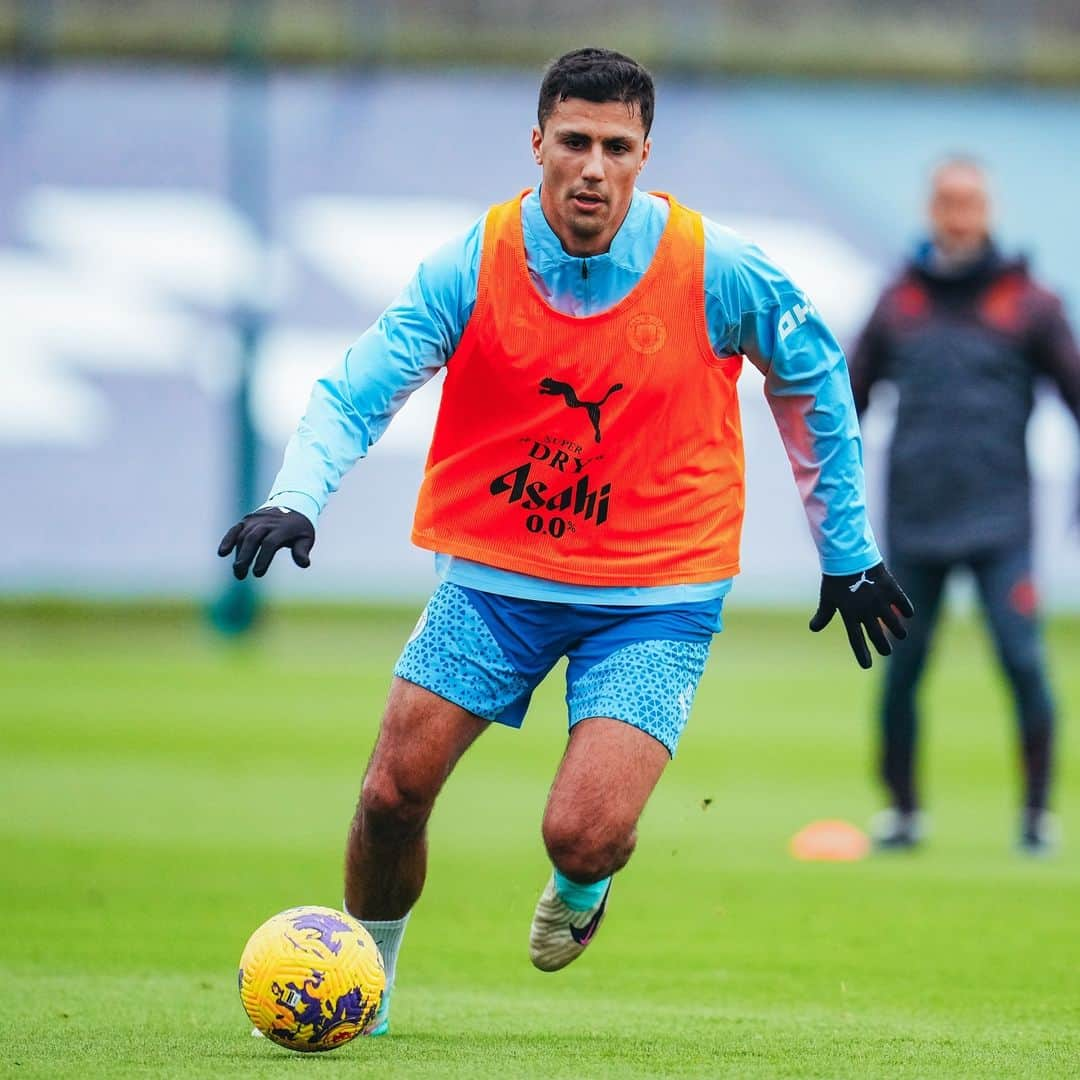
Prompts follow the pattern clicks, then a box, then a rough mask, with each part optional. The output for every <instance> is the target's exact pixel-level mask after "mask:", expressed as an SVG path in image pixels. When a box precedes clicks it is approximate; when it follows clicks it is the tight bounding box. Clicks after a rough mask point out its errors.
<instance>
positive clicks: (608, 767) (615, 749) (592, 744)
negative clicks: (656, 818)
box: [545, 717, 671, 832]
mask: <svg viewBox="0 0 1080 1080" xmlns="http://www.w3.org/2000/svg"><path fill="white" fill-rule="evenodd" d="M670 760H671V759H670V755H669V754H668V751H667V748H666V747H665V746H664V745H663V743H660V742H658V741H657V740H656V739H655V738H653V737H652V736H651V735H648V734H646V733H645V732H644V731H642V730H641V729H639V728H637V727H634V726H633V725H631V724H628V723H626V722H624V721H622V720H614V719H611V718H610V717H592V718H590V719H587V720H582V721H581V722H580V723H578V724H575V725H574V727H573V728H572V729H571V731H570V739H569V742H568V743H567V746H566V752H565V753H564V754H563V759H562V762H561V763H560V765H559V771H558V773H557V774H556V776H555V782H554V784H552V787H551V794H550V795H549V796H548V803H547V809H546V811H545V820H546V821H548V822H551V821H554V820H559V821H566V820H568V819H569V820H572V821H576V822H579V823H581V824H582V825H587V826H588V827H589V828H594V829H597V830H600V831H602V832H609V831H613V830H614V831H616V832H627V831H629V830H632V829H633V828H634V826H635V825H636V824H637V820H638V818H639V817H640V816H641V811H642V810H643V809H644V807H645V803H646V802H648V799H649V796H650V795H651V794H652V790H653V788H654V787H656V782H657V781H658V780H659V779H660V776H661V775H662V773H663V771H664V767H665V766H666V765H667V763H668V761H670Z"/></svg>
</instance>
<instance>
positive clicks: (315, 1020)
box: [273, 971, 365, 1046]
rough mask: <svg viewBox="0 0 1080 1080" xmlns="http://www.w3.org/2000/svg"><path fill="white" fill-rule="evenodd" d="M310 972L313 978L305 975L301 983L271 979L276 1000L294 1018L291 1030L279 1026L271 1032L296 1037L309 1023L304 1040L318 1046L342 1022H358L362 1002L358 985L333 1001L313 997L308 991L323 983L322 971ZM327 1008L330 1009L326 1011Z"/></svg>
mask: <svg viewBox="0 0 1080 1080" xmlns="http://www.w3.org/2000/svg"><path fill="white" fill-rule="evenodd" d="M311 974H312V978H310V979H305V980H304V982H303V985H301V986H297V985H296V983H294V982H290V983H286V984H285V986H284V987H282V986H281V985H280V984H278V983H274V985H273V990H274V997H275V1000H276V1001H277V1003H278V1005H283V1006H284V1007H285V1008H286V1009H288V1010H289V1012H291V1013H292V1015H293V1020H294V1025H293V1028H292V1030H289V1029H283V1028H280V1027H278V1028H275V1029H274V1034H276V1035H280V1036H283V1037H284V1038H286V1039H290V1040H294V1041H295V1040H296V1039H297V1038H298V1037H299V1033H300V1029H301V1028H303V1027H307V1026H308V1025H310V1027H311V1034H310V1035H309V1036H308V1039H307V1042H308V1043H309V1045H311V1046H317V1045H318V1044H320V1043H323V1042H325V1041H326V1040H327V1037H328V1036H329V1035H330V1033H331V1032H332V1031H334V1030H335V1029H337V1028H340V1027H341V1026H342V1025H344V1024H360V1023H361V1022H362V1021H363V1020H364V1013H365V1003H364V997H363V994H361V992H360V989H359V987H354V988H353V989H352V990H349V991H347V992H346V993H344V994H342V995H341V996H340V997H339V998H337V1000H336V1001H331V1000H328V999H325V998H320V997H316V996H315V994H313V993H310V992H309V991H315V990H318V989H319V987H320V986H321V985H322V983H323V973H322V972H321V971H313V972H312V973H311ZM331 1006H333V1008H332V1009H331ZM327 1010H331V1011H330V1012H329V1015H328V1014H327Z"/></svg>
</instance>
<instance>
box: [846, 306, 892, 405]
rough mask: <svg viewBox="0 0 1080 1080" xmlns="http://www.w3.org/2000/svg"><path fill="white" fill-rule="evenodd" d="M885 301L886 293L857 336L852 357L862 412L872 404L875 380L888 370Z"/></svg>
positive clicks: (856, 395)
mask: <svg viewBox="0 0 1080 1080" xmlns="http://www.w3.org/2000/svg"><path fill="white" fill-rule="evenodd" d="M886 295H887V294H886ZM885 304H886V296H882V297H881V298H880V299H879V300H878V302H877V305H876V306H875V307H874V310H873V312H871V314H870V318H869V319H867V321H866V325H865V326H864V327H863V329H862V332H861V333H860V334H859V336H858V338H857V339H856V341H855V346H854V348H852V350H851V355H850V357H849V358H848V374H849V376H850V378H851V396H852V398H853V399H854V401H855V411H856V413H857V414H858V415H859V416H862V414H863V413H864V412H865V411H866V407H867V405H869V404H870V391H871V390H872V389H873V388H874V384H875V383H877V382H878V381H879V380H880V379H882V378H883V377H884V374H885V363H886V356H887V354H888V344H887V337H886V332H885Z"/></svg>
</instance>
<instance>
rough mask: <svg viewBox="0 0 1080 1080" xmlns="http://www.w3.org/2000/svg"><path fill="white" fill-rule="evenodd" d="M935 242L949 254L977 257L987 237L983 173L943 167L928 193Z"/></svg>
mask: <svg viewBox="0 0 1080 1080" xmlns="http://www.w3.org/2000/svg"><path fill="white" fill-rule="evenodd" d="M929 212H930V227H931V229H932V231H933V234H934V242H935V243H936V244H937V246H938V247H939V248H941V250H942V251H944V252H945V253H946V254H948V255H953V256H956V257H959V258H963V257H965V256H967V255H975V254H977V253H978V252H979V251H980V250H981V249H982V247H983V246H984V245H985V244H986V241H987V238H988V237H989V235H990V198H989V195H988V193H987V190H986V180H985V179H984V178H983V175H982V173H981V172H980V171H979V170H978V169H976V168H973V167H971V166H970V165H960V164H958V165H946V166H944V167H943V168H941V169H939V170H938V172H937V174H936V175H935V177H934V182H933V186H932V188H931V191H930V207H929Z"/></svg>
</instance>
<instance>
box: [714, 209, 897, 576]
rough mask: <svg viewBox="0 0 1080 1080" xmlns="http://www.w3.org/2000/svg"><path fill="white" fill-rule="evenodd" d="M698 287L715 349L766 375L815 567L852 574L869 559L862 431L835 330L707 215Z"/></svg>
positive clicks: (871, 543)
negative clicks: (815, 558) (702, 283)
mask: <svg viewBox="0 0 1080 1080" xmlns="http://www.w3.org/2000/svg"><path fill="white" fill-rule="evenodd" d="M705 293H706V296H705V310H706V317H707V319H708V321H709V332H710V338H711V340H712V343H713V346H714V348H715V349H716V351H717V353H718V354H720V355H729V354H731V353H736V352H739V353H743V354H744V355H745V356H746V357H747V358H748V359H749V360H750V361H751V363H753V364H754V366H755V367H757V368H758V370H760V371H761V372H762V374H763V375H764V376H765V397H766V400H767V401H768V404H769V408H770V410H771V411H772V414H773V418H774V420H775V421H776V426H777V428H778V429H779V431H780V437H781V438H782V439H783V442H784V447H785V449H786V451H787V455H788V460H789V461H790V462H791V468H792V472H793V473H794V476H795V483H796V486H797V487H798V489H799V494H800V496H801V498H802V501H803V505H804V507H805V508H806V516H807V519H808V521H809V524H810V532H811V535H812V536H813V539H814V543H815V545H816V546H817V549H818V555H819V558H820V560H821V569H822V572H823V573H826V574H856V573H859V572H860V571H862V570H867V569H869V568H870V567H871V566H875V565H877V563H879V562H880V561H881V554H880V552H879V551H878V547H877V543H876V542H875V540H874V534H873V530H872V528H871V526H870V520H869V517H868V515H867V511H866V485H865V481H864V477H863V456H862V439H861V436H860V434H859V423H858V418H857V416H856V413H855V404H854V401H853V400H852V394H851V383H850V380H849V378H848V370H847V363H846V361H845V360H844V353H843V350H842V349H841V348H840V346H839V344H838V343H837V341H836V338H835V337H834V336H833V334H832V332H831V331H830V330H829V328H828V327H827V326H826V325H825V323H824V322H823V321H822V319H821V317H820V315H818V313H817V311H816V309H815V308H814V305H813V304H812V303H811V302H810V300H809V299H808V298H807V297H806V295H805V293H803V292H802V290H801V289H799V288H798V287H797V286H795V285H794V284H793V283H792V282H791V281H790V280H789V279H788V277H787V275H786V274H785V273H784V272H783V271H782V270H780V269H779V268H778V267H777V266H776V265H775V264H773V263H772V262H771V261H770V260H769V259H768V258H767V257H766V256H765V254H764V253H763V252H762V251H761V250H760V249H759V248H757V247H756V246H754V245H753V244H749V243H747V242H746V241H744V240H742V239H741V238H739V237H738V236H736V235H735V234H734V233H733V232H731V231H730V230H728V229H723V228H721V227H720V226H718V225H715V224H714V223H712V222H708V221H707V222H706V247H705Z"/></svg>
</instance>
